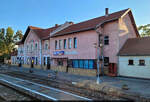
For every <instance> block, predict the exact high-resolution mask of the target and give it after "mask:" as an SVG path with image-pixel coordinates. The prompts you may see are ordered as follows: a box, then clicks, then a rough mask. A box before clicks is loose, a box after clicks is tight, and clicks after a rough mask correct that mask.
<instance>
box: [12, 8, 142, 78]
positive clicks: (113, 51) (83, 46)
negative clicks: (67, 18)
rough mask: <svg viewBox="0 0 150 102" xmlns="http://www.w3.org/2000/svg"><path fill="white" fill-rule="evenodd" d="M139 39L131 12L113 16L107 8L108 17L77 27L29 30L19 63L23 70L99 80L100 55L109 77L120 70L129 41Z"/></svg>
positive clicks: (20, 53) (22, 44)
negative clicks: (111, 71) (122, 51)
mask: <svg viewBox="0 0 150 102" xmlns="http://www.w3.org/2000/svg"><path fill="white" fill-rule="evenodd" d="M137 37H140V36H139V33H138V31H137V27H136V24H135V21H134V18H133V15H132V12H131V9H125V10H122V11H118V12H114V13H109V12H108V8H106V10H105V15H104V16H101V17H97V18H93V19H90V20H87V21H83V22H80V23H76V24H74V23H73V22H65V23H64V24H61V25H58V24H56V25H55V26H54V27H51V28H47V29H42V28H38V27H33V26H28V28H27V30H26V32H25V34H24V36H23V39H22V40H21V41H20V42H18V43H17V44H18V55H17V61H18V64H19V65H20V66H23V67H29V68H31V67H33V68H43V69H51V70H58V71H63V72H68V73H72V74H78V75H89V76H96V75H97V58H98V55H97V51H99V53H100V56H99V58H100V65H101V66H103V70H101V67H100V70H101V72H102V71H103V72H104V73H105V74H108V73H109V68H110V67H111V68H113V67H115V68H117V69H118V56H117V54H118V52H119V50H120V49H121V48H122V46H123V45H124V43H125V42H126V40H127V39H128V38H137ZM99 45H100V47H99V50H98V46H99ZM12 62H14V61H12ZM12 64H14V63H12ZM116 72H117V70H116Z"/></svg>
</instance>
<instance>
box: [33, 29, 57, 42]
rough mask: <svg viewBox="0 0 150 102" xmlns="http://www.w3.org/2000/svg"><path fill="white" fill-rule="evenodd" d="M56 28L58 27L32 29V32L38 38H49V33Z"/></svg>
mask: <svg viewBox="0 0 150 102" xmlns="http://www.w3.org/2000/svg"><path fill="white" fill-rule="evenodd" d="M58 27H59V26H55V27H51V28H48V29H33V31H34V32H35V33H36V34H37V35H38V37H39V38H41V39H45V38H47V37H49V35H50V32H52V31H54V30H55V29H56V28H58Z"/></svg>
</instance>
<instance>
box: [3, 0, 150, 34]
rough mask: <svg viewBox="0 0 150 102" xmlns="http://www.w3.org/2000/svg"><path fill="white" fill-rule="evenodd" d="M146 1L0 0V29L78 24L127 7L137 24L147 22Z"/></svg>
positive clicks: (149, 17) (149, 11) (149, 20)
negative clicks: (71, 22)
mask: <svg viewBox="0 0 150 102" xmlns="http://www.w3.org/2000/svg"><path fill="white" fill-rule="evenodd" d="M149 5H150V0H0V28H3V27H4V28H7V27H8V26H10V27H12V28H13V29H14V30H15V31H17V30H22V31H23V33H24V32H25V30H26V28H27V26H28V25H32V26H37V27H41V28H49V27H51V26H54V25H55V24H56V23H57V24H63V23H64V22H65V21H73V22H74V23H78V22H81V21H84V20H88V19H92V18H95V17H99V16H103V15H104V13H105V11H104V10H105V8H109V12H110V13H112V12H116V11H119V10H123V9H126V8H131V10H132V13H133V16H134V18H135V21H136V24H137V26H139V25H143V24H148V23H150V6H149Z"/></svg>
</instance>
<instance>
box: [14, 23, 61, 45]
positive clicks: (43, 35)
mask: <svg viewBox="0 0 150 102" xmlns="http://www.w3.org/2000/svg"><path fill="white" fill-rule="evenodd" d="M58 27H59V25H58V26H54V27H51V28H48V29H43V28H39V27H34V26H28V28H27V30H26V32H25V34H24V36H23V38H22V40H21V41H19V42H17V43H16V44H18V45H19V44H23V43H24V41H25V39H26V37H27V35H28V33H29V31H30V29H32V30H33V31H34V32H35V33H36V34H37V36H38V37H39V38H40V39H45V38H48V37H49V34H50V32H52V31H53V30H55V29H56V28H58Z"/></svg>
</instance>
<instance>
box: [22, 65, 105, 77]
mask: <svg viewBox="0 0 150 102" xmlns="http://www.w3.org/2000/svg"><path fill="white" fill-rule="evenodd" d="M22 66H23V67H25V68H31V66H30V65H26V64H24V65H22ZM34 68H38V69H40V68H41V66H40V65H34ZM43 69H44V70H46V69H47V66H46V65H45V66H43ZM66 69H67V67H66V66H51V68H50V70H54V71H60V72H66ZM68 73H70V74H76V75H83V76H96V75H97V69H81V68H71V67H69V68H68ZM100 73H101V70H100ZM104 74H105V75H108V67H105V68H104Z"/></svg>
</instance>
